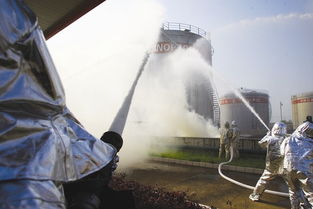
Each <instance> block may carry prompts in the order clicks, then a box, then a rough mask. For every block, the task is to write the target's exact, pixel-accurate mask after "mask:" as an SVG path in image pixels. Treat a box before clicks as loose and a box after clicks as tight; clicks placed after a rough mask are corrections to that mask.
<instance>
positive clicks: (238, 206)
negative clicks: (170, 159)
mask: <svg viewBox="0 0 313 209" xmlns="http://www.w3.org/2000/svg"><path fill="white" fill-rule="evenodd" d="M127 171H128V172H127V179H129V180H136V181H138V182H139V183H142V184H145V185H152V186H157V187H163V188H166V189H168V190H170V191H184V192H186V193H187V196H188V198H189V199H190V200H192V201H195V202H198V203H201V204H204V205H209V206H215V207H217V208H219V209H282V208H290V204H289V199H288V198H285V197H278V196H274V195H270V194H264V195H263V196H262V198H261V199H262V201H261V202H252V201H250V200H249V198H248V196H249V194H250V193H251V190H248V189H245V188H241V187H239V186H237V185H234V184H232V183H230V182H228V181H226V180H224V179H223V178H222V177H220V176H219V175H218V172H217V169H209V168H200V167H189V166H181V165H173V164H165V163H156V162H146V163H141V164H137V165H136V166H133V168H132V169H131V172H129V171H130V169H127ZM120 172H123V171H120ZM223 173H224V174H226V175H227V176H228V177H231V178H233V179H235V180H237V181H240V182H242V183H245V184H249V185H255V183H256V182H257V180H258V178H259V177H260V175H255V174H247V173H239V172H226V171H223ZM269 189H271V190H278V191H283V192H286V191H287V187H286V185H285V184H284V182H283V181H282V180H281V179H277V180H275V181H274V182H273V183H272V184H271V187H270V188H269Z"/></svg>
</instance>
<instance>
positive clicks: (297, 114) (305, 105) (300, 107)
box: [291, 91, 313, 129]
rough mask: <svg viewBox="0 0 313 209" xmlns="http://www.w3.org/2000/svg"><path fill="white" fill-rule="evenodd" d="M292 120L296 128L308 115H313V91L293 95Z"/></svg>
mask: <svg viewBox="0 0 313 209" xmlns="http://www.w3.org/2000/svg"><path fill="white" fill-rule="evenodd" d="M291 104H292V122H293V128H294V129H296V128H297V127H298V126H299V125H300V124H301V123H303V121H304V120H305V119H306V117H307V116H308V115H310V116H313V91H311V92H306V93H301V94H297V95H294V96H292V97H291Z"/></svg>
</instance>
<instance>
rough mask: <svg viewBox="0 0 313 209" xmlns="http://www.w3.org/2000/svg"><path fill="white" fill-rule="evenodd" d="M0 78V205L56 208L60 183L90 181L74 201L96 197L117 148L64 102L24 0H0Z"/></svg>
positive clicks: (62, 198)
mask: <svg viewBox="0 0 313 209" xmlns="http://www.w3.org/2000/svg"><path fill="white" fill-rule="evenodd" d="M0 81H1V82H0V194H1V198H0V209H11V208H12V209H13V208H14V209H19V208H23V209H41V208H45V209H56V208H62V209H63V208H65V207H67V206H66V203H65V196H64V192H63V184H66V183H67V182H69V186H72V185H73V183H74V182H79V184H80V185H83V186H86V187H82V186H77V185H76V184H75V185H74V186H75V187H76V186H77V188H78V189H79V190H84V192H87V187H88V188H89V187H90V192H91V193H89V194H86V195H87V196H84V195H82V196H81V197H82V198H81V199H80V200H82V199H84V198H85V199H86V200H87V199H88V198H89V197H90V198H89V199H90V200H92V201H91V202H90V203H91V204H89V203H88V200H87V202H86V204H87V205H88V204H89V205H92V204H94V205H95V204H97V203H98V202H99V198H97V197H96V195H95V194H94V193H92V192H98V191H97V190H98V189H100V188H101V187H102V186H103V185H106V183H107V182H108V180H109V178H110V173H111V170H112V166H113V164H114V159H115V156H116V153H117V148H115V147H114V146H113V145H111V144H109V143H106V142H104V141H101V140H100V139H97V138H95V137H94V136H92V135H91V134H89V133H88V132H87V131H86V130H85V129H84V128H83V127H82V125H81V124H80V123H79V122H78V121H77V120H76V119H75V117H74V116H73V114H72V113H71V112H70V111H69V109H68V108H67V106H66V104H65V96H64V91H63V87H62V84H61V80H60V78H59V76H58V73H57V71H56V69H55V66H54V64H53V61H52V59H51V56H50V54H49V52H48V49H47V47H46V43H45V39H44V36H43V33H42V30H41V29H40V26H39V25H38V20H37V17H36V15H35V14H34V13H33V12H32V11H31V10H30V9H29V7H27V5H26V4H25V3H24V1H23V0H2V1H1V6H0ZM82 99H83V98H82ZM115 135H116V136H117V138H118V139H119V137H120V136H119V135H118V134H115ZM113 167H114V166H113ZM105 176H107V178H106V177H105ZM86 178H87V181H86ZM84 179H85V180H84ZM87 193H88V192H87ZM88 195H89V196H88ZM83 196H84V197H83ZM73 198H75V197H73ZM82 204H84V203H82ZM82 204H80V205H82ZM98 205H99V204H98ZM87 207H88V206H86V208H87ZM94 208H95V207H94Z"/></svg>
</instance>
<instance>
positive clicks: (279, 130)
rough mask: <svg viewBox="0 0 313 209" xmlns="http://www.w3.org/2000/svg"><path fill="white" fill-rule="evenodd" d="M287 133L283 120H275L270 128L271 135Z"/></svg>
mask: <svg viewBox="0 0 313 209" xmlns="http://www.w3.org/2000/svg"><path fill="white" fill-rule="evenodd" d="M286 134H287V126H286V124H285V123H283V122H276V123H275V124H274V126H273V128H272V136H285V135H286Z"/></svg>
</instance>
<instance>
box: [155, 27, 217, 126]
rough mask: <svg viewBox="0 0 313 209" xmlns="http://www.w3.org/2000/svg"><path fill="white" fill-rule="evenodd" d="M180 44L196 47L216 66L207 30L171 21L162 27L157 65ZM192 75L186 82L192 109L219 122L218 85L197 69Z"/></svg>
mask: <svg viewBox="0 0 313 209" xmlns="http://www.w3.org/2000/svg"><path fill="white" fill-rule="evenodd" d="M179 47H181V48H189V47H194V48H195V49H197V50H198V51H199V52H200V54H201V55H202V56H203V58H204V59H205V61H206V62H207V63H208V65H212V51H213V50H212V47H211V42H210V40H209V39H208V37H207V33H206V32H205V31H204V30H202V29H200V28H198V27H196V26H192V25H188V24H183V23H169V22H168V23H164V24H163V26H162V28H161V32H160V36H159V40H158V42H157V44H156V47H155V51H154V54H153V57H152V60H154V61H153V63H155V64H154V65H158V64H159V63H161V61H162V59H164V58H166V57H167V56H168V55H169V54H170V53H172V52H173V51H175V50H176V49H177V48H179ZM155 60H157V61H155ZM177 62H180V60H177ZM192 78H193V79H190V80H188V81H187V82H186V83H185V88H186V89H185V91H186V94H187V95H186V96H187V103H188V106H189V110H190V111H195V112H196V113H198V114H199V115H201V116H203V117H204V118H206V119H211V120H212V121H213V122H214V123H215V124H217V123H218V122H219V104H218V99H217V93H216V91H215V87H214V86H213V84H212V83H210V81H209V80H208V79H205V78H204V77H203V76H201V75H197V73H196V72H194V74H193V75H192Z"/></svg>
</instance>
